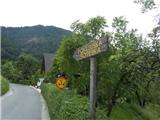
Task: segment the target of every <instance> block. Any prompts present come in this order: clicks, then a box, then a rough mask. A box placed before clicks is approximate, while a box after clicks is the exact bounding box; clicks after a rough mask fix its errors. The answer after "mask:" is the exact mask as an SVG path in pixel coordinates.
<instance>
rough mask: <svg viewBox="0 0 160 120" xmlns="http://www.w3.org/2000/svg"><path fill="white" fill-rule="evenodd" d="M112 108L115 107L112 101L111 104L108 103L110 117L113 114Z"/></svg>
mask: <svg viewBox="0 0 160 120" xmlns="http://www.w3.org/2000/svg"><path fill="white" fill-rule="evenodd" d="M112 108H113V104H112V103H110V104H109V105H108V113H107V116H108V117H110V116H111V113H112Z"/></svg>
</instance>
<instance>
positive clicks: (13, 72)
mask: <svg viewBox="0 0 160 120" xmlns="http://www.w3.org/2000/svg"><path fill="white" fill-rule="evenodd" d="M1 70H2V76H4V77H5V78H7V79H8V80H10V81H14V80H19V79H20V75H21V71H18V69H17V68H16V67H15V65H14V64H13V62H11V61H7V62H6V63H5V64H3V65H2V67H1Z"/></svg>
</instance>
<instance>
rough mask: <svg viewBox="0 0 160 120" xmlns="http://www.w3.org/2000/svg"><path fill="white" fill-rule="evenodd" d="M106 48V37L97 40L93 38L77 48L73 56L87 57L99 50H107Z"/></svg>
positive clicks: (77, 58) (99, 51) (77, 57)
mask: <svg viewBox="0 0 160 120" xmlns="http://www.w3.org/2000/svg"><path fill="white" fill-rule="evenodd" d="M107 49H108V41H107V39H106V38H101V39H99V40H94V41H92V42H90V43H88V44H86V45H84V46H82V47H80V48H78V49H77V50H76V51H75V52H74V55H73V57H74V58H75V59H76V60H81V59H84V58H89V57H92V56H95V55H97V54H99V53H101V52H104V51H107Z"/></svg>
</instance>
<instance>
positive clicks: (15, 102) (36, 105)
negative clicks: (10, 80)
mask: <svg viewBox="0 0 160 120" xmlns="http://www.w3.org/2000/svg"><path fill="white" fill-rule="evenodd" d="M10 87H11V92H10V94H9V95H7V96H4V97H2V98H1V117H2V120H48V119H49V116H48V112H47V109H46V108H45V109H44V106H45V104H44V100H43V98H42V96H41V95H40V93H39V92H38V91H36V90H35V89H33V88H31V87H29V86H25V85H18V84H10Z"/></svg>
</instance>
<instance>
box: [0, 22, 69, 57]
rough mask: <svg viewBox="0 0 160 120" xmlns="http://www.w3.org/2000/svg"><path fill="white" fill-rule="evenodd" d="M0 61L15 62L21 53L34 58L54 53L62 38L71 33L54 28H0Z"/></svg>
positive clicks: (38, 26) (39, 26) (40, 26)
mask: <svg viewBox="0 0 160 120" xmlns="http://www.w3.org/2000/svg"><path fill="white" fill-rule="evenodd" d="M1 32H2V34H1V37H2V38H1V44H2V53H1V54H2V55H1V57H2V60H6V59H7V60H15V58H16V57H18V56H19V55H20V54H21V53H29V54H31V55H33V56H35V57H36V58H39V57H41V56H42V54H43V53H45V52H49V53H54V52H55V51H56V50H57V48H58V46H59V43H60V41H61V39H62V38H63V37H64V36H67V35H70V34H71V32H70V31H68V30H65V29H61V28H58V27H54V26H42V25H37V26H31V27H1Z"/></svg>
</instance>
